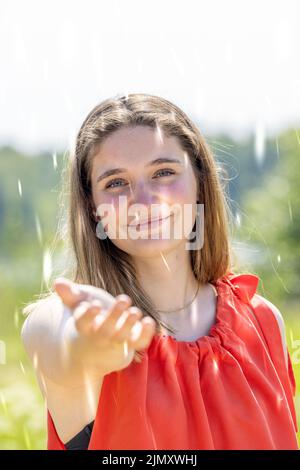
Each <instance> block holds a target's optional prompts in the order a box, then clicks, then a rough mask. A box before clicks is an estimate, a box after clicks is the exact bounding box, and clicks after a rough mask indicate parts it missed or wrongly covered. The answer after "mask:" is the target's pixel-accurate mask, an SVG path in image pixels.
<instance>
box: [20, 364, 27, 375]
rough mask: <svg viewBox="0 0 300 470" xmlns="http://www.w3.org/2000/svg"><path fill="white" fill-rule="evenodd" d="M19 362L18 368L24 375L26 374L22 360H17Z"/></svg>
mask: <svg viewBox="0 0 300 470" xmlns="http://www.w3.org/2000/svg"><path fill="white" fill-rule="evenodd" d="M19 362H20V369H21V371H22V372H23V374H24V375H25V374H26V371H25V368H24V366H23V362H22V361H19Z"/></svg>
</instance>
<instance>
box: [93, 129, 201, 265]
mask: <svg viewBox="0 0 300 470" xmlns="http://www.w3.org/2000/svg"><path fill="white" fill-rule="evenodd" d="M157 159H160V160H158V161H156V162H155V160H157ZM162 159H172V160H174V161H169V162H168V161H163V160H162ZM108 172H109V173H108ZM91 185H92V198H93V204H94V206H95V212H96V210H97V214H98V215H99V216H100V219H101V220H102V226H103V227H104V230H105V234H106V235H107V236H108V237H109V238H110V239H111V241H112V243H114V244H115V245H116V246H117V247H118V248H120V249H121V250H123V251H125V252H126V253H128V254H130V255H132V256H142V257H152V256H155V255H158V254H159V252H162V253H164V252H168V251H170V250H172V249H174V248H176V247H177V246H178V245H179V244H181V243H186V241H187V240H186V235H188V234H189V233H190V232H191V230H192V228H193V225H194V222H195V216H196V201H197V184H196V178H195V175H194V172H193V169H192V167H191V163H190V159H189V157H188V155H187V152H185V151H184V150H183V149H182V148H181V146H180V143H179V140H177V138H176V137H166V136H164V135H163V134H162V133H161V132H156V131H155V130H154V129H151V128H150V127H146V126H137V127H131V128H127V129H126V128H122V129H119V130H117V131H115V132H113V133H112V134H111V135H110V136H109V137H107V138H106V139H105V140H104V142H103V143H102V144H101V147H100V148H99V151H98V153H97V154H96V155H95V156H94V157H93V160H92V169H91ZM185 211H186V212H185ZM187 213H188V214H189V215H186V214H187ZM159 218H161V219H164V220H161V221H156V222H154V219H159ZM151 220H152V223H151ZM139 222H140V224H139ZM143 222H144V223H143ZM175 224H177V225H176V227H177V229H176V230H177V231H176V234H177V235H174V233H175V232H174V227H175ZM178 234H179V235H178Z"/></svg>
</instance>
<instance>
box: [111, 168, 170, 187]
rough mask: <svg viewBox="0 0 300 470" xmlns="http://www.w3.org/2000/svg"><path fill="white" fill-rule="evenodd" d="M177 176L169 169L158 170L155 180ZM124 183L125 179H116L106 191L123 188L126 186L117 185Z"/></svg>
mask: <svg viewBox="0 0 300 470" xmlns="http://www.w3.org/2000/svg"><path fill="white" fill-rule="evenodd" d="M174 174H175V171H174V170H170V169H167V168H164V169H163V170H158V171H157V172H156V173H155V176H154V178H157V176H158V177H160V176H169V175H174ZM120 182H121V183H122V182H125V183H126V181H125V180H123V179H120V178H115V179H113V180H111V181H109V183H107V185H106V186H105V189H112V188H118V187H122V186H124V185H123V184H117V183H120Z"/></svg>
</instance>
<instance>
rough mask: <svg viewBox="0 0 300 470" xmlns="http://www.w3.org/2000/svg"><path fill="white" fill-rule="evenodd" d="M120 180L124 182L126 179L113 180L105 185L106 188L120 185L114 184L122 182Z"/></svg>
mask: <svg viewBox="0 0 300 470" xmlns="http://www.w3.org/2000/svg"><path fill="white" fill-rule="evenodd" d="M120 181H121V182H122V181H124V180H122V179H120V178H118V179H114V180H111V181H110V182H109V183H107V185H106V186H105V189H107V188H115V187H118V186H119V185H117V186H114V184H116V183H118V182H120Z"/></svg>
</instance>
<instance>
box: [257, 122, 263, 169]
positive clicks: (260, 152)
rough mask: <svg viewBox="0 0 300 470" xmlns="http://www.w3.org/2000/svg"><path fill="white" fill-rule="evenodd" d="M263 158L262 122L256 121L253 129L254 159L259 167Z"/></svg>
mask: <svg viewBox="0 0 300 470" xmlns="http://www.w3.org/2000/svg"><path fill="white" fill-rule="evenodd" d="M264 158H265V126H264V124H263V122H262V121H257V123H256V128H255V159H256V161H257V163H258V165H259V166H261V165H262V163H263V161H264Z"/></svg>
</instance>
